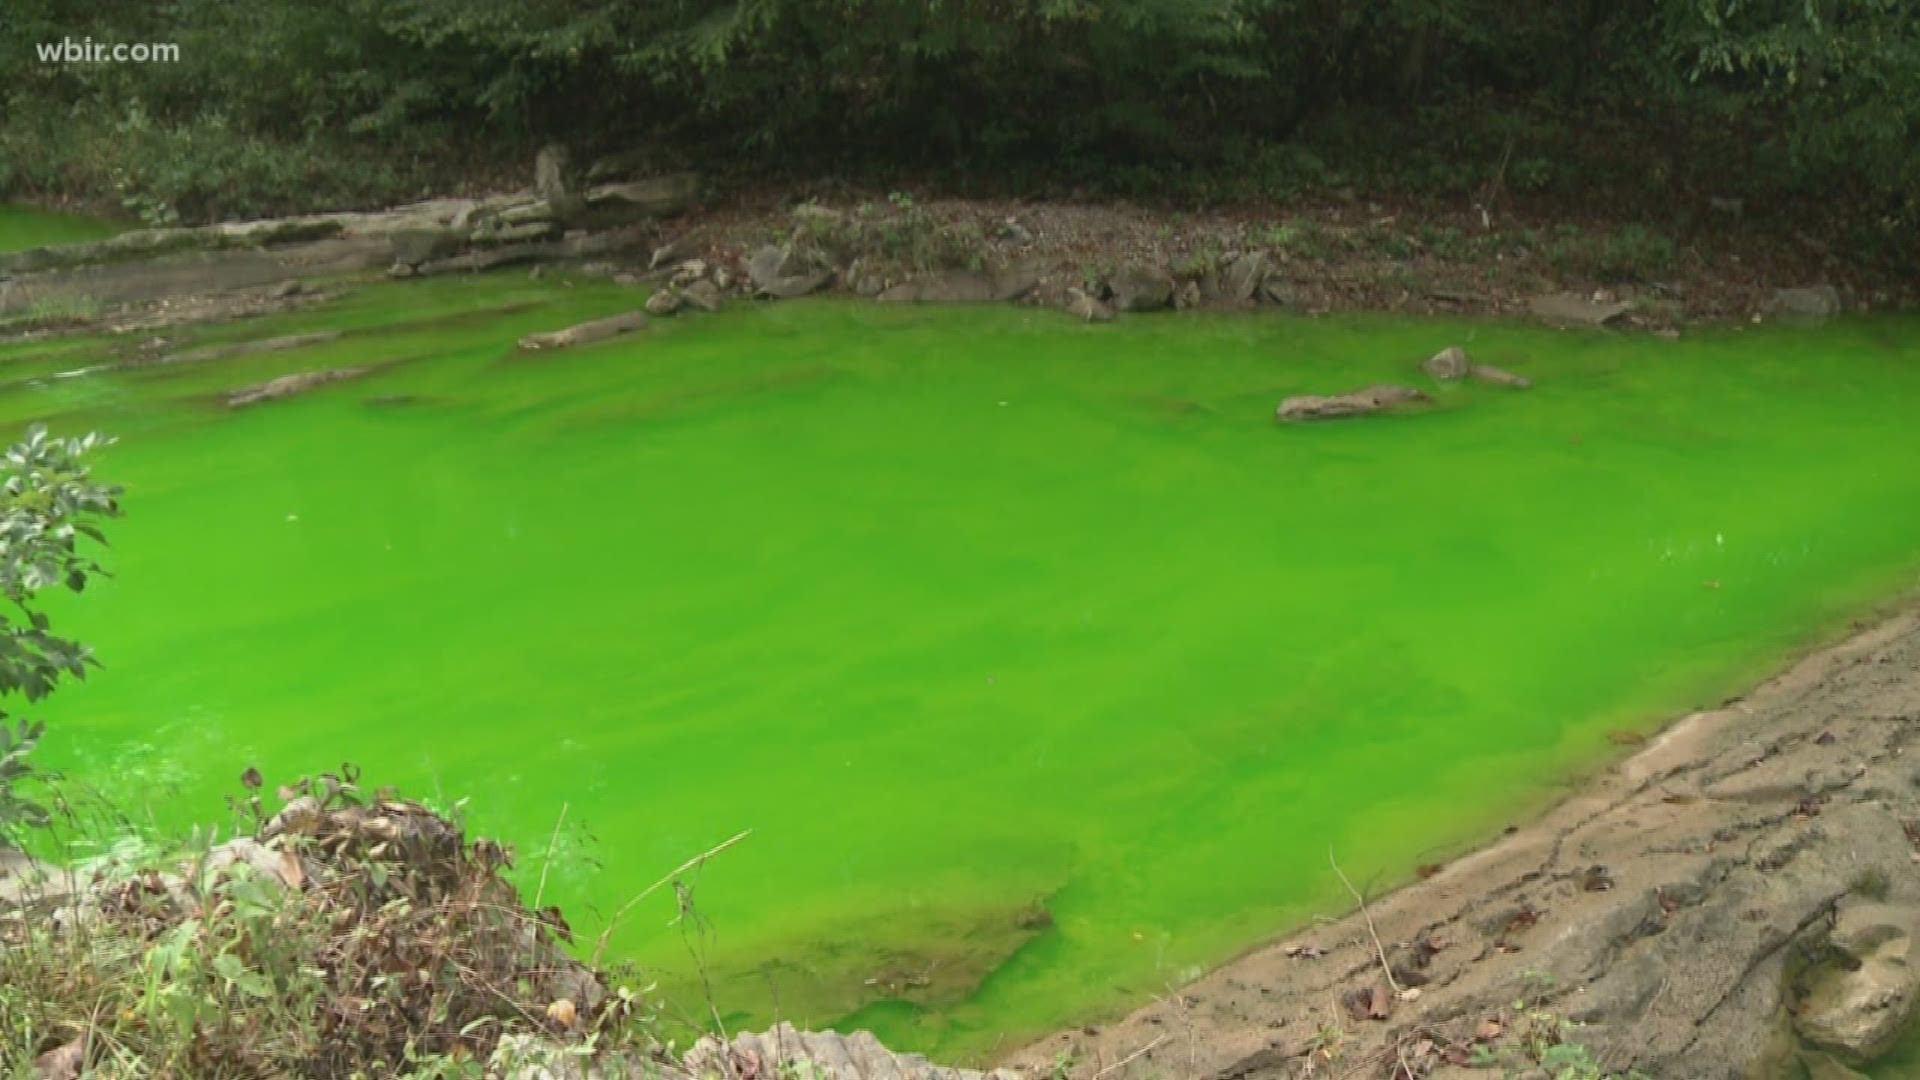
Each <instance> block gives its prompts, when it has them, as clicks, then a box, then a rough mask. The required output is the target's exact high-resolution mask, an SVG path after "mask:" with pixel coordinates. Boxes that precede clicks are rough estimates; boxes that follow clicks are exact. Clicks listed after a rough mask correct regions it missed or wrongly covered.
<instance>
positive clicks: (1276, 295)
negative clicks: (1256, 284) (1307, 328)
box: [1260, 276, 1300, 308]
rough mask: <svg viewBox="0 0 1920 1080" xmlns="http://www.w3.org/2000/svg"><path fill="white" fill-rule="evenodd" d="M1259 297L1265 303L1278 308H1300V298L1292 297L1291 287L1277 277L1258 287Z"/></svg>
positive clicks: (1269, 278)
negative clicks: (1263, 298)
mask: <svg viewBox="0 0 1920 1080" xmlns="http://www.w3.org/2000/svg"><path fill="white" fill-rule="evenodd" d="M1260 295H1261V296H1263V297H1265V298H1266V301H1267V303H1269V304H1274V305H1276V306H1278V307H1285V308H1291V307H1299V306H1300V298H1299V297H1297V296H1295V295H1294V293H1293V286H1292V285H1291V284H1289V283H1288V282H1285V281H1282V280H1281V279H1279V278H1277V277H1271V276H1270V277H1268V278H1267V280H1266V282H1265V283H1264V284H1262V285H1261V286H1260Z"/></svg>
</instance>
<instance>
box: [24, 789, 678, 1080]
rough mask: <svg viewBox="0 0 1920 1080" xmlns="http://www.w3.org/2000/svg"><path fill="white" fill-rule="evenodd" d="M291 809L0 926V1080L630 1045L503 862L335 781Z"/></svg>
mask: <svg viewBox="0 0 1920 1080" xmlns="http://www.w3.org/2000/svg"><path fill="white" fill-rule="evenodd" d="M250 779H251V780H252V784H251V785H250V786H257V783H258V780H257V776H250ZM286 797H287V798H288V799H289V801H288V802H287V805H286V808H285V809H284V810H282V811H281V812H280V813H279V814H277V815H274V816H273V817H272V818H270V819H269V818H265V817H264V816H263V815H262V813H261V810H260V805H259V800H258V799H257V798H255V797H252V796H249V797H247V798H245V799H243V800H234V801H233V803H232V805H233V806H234V808H235V810H236V813H237V816H238V817H239V818H240V819H241V820H242V821H246V822H250V823H251V824H252V826H253V828H252V832H253V834H254V837H255V838H253V839H241V840H237V841H233V842H230V843H228V844H223V845H220V846H218V847H215V846H212V845H211V844H210V843H209V842H208V839H207V838H206V837H204V836H202V837H197V838H195V839H193V840H191V841H189V843H188V844H187V845H185V846H181V847H176V848H172V849H169V850H168V851H167V852H166V855H165V857H164V858H162V859H159V860H157V861H151V860H149V861H143V862H138V863H119V862H115V863H114V864H112V865H96V866H95V867H94V868H92V869H90V870H88V871H86V872H85V873H84V875H82V876H81V877H80V878H78V879H77V881H76V891H75V892H74V893H73V895H72V897H71V898H68V899H66V900H64V901H61V900H57V899H52V900H49V901H45V902H42V901H39V900H35V899H32V898H30V900H29V903H28V904H27V905H26V906H24V907H23V908H21V909H20V910H18V911H16V912H14V913H13V914H12V916H10V917H8V918H6V919H4V920H0V937H3V939H4V941H5V944H6V946H7V947H5V948H0V1075H9V1076H11V1075H27V1074H30V1073H31V1072H32V1069H31V1063H32V1061H33V1060H34V1058H35V1057H36V1056H38V1055H40V1054H42V1053H45V1052H47V1051H49V1050H52V1049H54V1048H56V1047H63V1046H75V1045H77V1046H78V1047H79V1048H80V1049H79V1050H78V1051H77V1052H79V1053H82V1054H91V1055H92V1056H93V1058H94V1059H95V1060H94V1064H95V1065H98V1066H100V1067H102V1068H105V1069H106V1070H107V1072H108V1073H110V1074H112V1075H135V1074H138V1075H151V1076H156V1077H168V1076H174V1077H178V1076H193V1077H206V1078H209V1080H227V1078H239V1077H255V1076H287V1075H305V1076H342V1077H351V1076H367V1077H373V1076H394V1077H406V1078H409V1080H469V1078H474V1080H477V1078H479V1077H481V1076H483V1075H486V1074H487V1070H488V1064H489V1062H490V1061H491V1060H493V1059H495V1058H498V1057H501V1056H503V1055H514V1054H520V1053H523V1052H531V1051H528V1050H527V1045H526V1044H525V1043H524V1042H523V1041H517V1040H521V1039H522V1037H523V1036H530V1035H535V1034H539V1033H541V1032H543V1031H544V1032H557V1033H559V1034H560V1036H561V1037H562V1039H563V1040H564V1041H563V1042H562V1043H561V1044H560V1045H558V1046H549V1045H547V1043H548V1042H549V1041H550V1040H544V1039H543V1040H542V1044H541V1046H540V1047H539V1048H538V1051H539V1053H540V1054H541V1055H542V1056H544V1057H551V1056H552V1055H554V1054H560V1055H563V1056H568V1055H572V1056H584V1055H587V1054H593V1053H597V1052H600V1051H603V1050H605V1049H609V1048H617V1047H618V1046H619V1044H620V1043H621V1042H622V1041H624V1040H628V1039H632V1038H634V1037H636V1035H637V1034H638V1033H639V1032H641V1031H644V1030H646V1028H647V1025H646V1024H645V1023H644V1022H638V1023H636V1022H637V1021H640V1016H639V1012H640V1008H641V1002H640V1001H639V998H638V995H635V994H633V993H631V992H619V991H614V992H609V991H607V990H606V988H605V986H604V983H603V982H602V981H601V979H600V977H598V976H596V975H594V974H592V973H591V972H588V971H587V970H586V969H584V968H581V967H579V966H578V965H575V964H573V963H571V962H570V961H568V960H566V958H565V956H564V953H563V952H562V951H561V946H560V944H559V942H561V941H564V940H566V939H567V938H568V937H569V936H570V935H569V931H568V930H567V929H566V925H565V923H564V921H562V920H561V919H560V918H559V916H558V913H557V912H551V911H547V912H540V913H534V912H530V911H527V910H526V909H525V908H524V907H522V906H521V905H520V903H519V900H518V897H517V895H516V894H515V892H514V890H513V888H512V886H511V885H509V884H508V883H507V882H506V881H505V880H504V879H503V878H502V877H500V876H499V872H500V870H501V869H502V868H504V867H505V866H506V865H508V857H507V853H506V852H505V851H504V850H503V849H501V848H499V847H498V845H494V844H491V843H489V842H487V841H484V840H481V841H474V842H472V843H468V842H467V841H466V840H465V839H464V838H463V837H462V835H461V834H460V833H459V832H458V831H457V830H455V829H454V828H453V827H452V826H451V825H449V824H448V823H447V822H446V821H445V820H443V819H441V818H440V817H438V816H436V815H434V814H433V813H432V812H430V811H428V810H427V809H426V808H424V807H421V806H420V805H419V804H417V803H407V802H403V801H400V800H398V799H397V798H394V797H391V796H389V795H387V794H385V793H380V794H378V795H373V796H368V795H363V794H362V793H361V792H360V790H359V788H358V786H357V784H356V783H355V779H354V776H353V774H352V772H351V770H347V769H343V770H342V774H341V775H339V776H323V777H320V778H317V779H316V780H314V781H312V782H304V781H303V782H302V783H301V784H298V785H295V786H294V788H293V789H291V790H290V791H288V792H287V793H286ZM149 854H151V853H149ZM155 866H166V867H175V868H178V870H177V872H176V871H172V870H160V869H155ZM55 903H58V904H62V905H63V908H62V910H64V911H66V912H68V914H67V915H66V916H64V917H62V918H58V919H55V918H48V917H45V913H46V912H47V911H48V910H50V908H51V907H52V906H53V904H55ZM36 912H38V913H39V914H36ZM103 1058H111V1059H112V1060H111V1063H109V1062H108V1061H107V1060H104V1059H103ZM89 1075H92V1073H89Z"/></svg>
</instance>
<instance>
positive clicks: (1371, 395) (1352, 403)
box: [1274, 386, 1433, 423]
mask: <svg viewBox="0 0 1920 1080" xmlns="http://www.w3.org/2000/svg"><path fill="white" fill-rule="evenodd" d="M1431 400H1433V399H1432V398H1429V397H1428V396H1427V395H1425V394H1423V393H1421V392H1420V391H1418V390H1414V389H1411V388H1409V387H1405V386H1369V387H1367V388H1366V389H1364V390H1355V391H1353V392H1351V393H1346V394H1333V395H1329V396H1322V395H1320V394H1302V395H1300V396H1299V397H1290V398H1288V399H1286V400H1285V401H1282V402H1281V403H1280V407H1279V408H1278V409H1276V410H1274V418H1275V419H1276V420H1280V421H1283V422H1287V423H1292V422H1296V421H1301V420H1344V419H1347V418H1349V417H1354V416H1367V415H1369V414H1371V413H1377V412H1384V411H1385V410H1387V409H1391V408H1394V407H1395V406H1398V405H1406V404H1409V403H1412V402H1416V401H1431Z"/></svg>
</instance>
